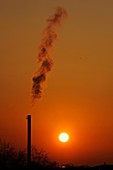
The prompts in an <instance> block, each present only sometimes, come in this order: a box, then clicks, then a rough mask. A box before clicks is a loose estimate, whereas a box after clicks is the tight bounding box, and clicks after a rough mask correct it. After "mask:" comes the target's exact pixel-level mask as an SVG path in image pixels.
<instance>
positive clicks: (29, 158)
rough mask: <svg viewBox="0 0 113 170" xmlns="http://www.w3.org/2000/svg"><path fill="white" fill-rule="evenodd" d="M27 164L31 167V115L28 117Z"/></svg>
mask: <svg viewBox="0 0 113 170" xmlns="http://www.w3.org/2000/svg"><path fill="white" fill-rule="evenodd" d="M26 119H27V163H28V166H29V167H30V165H31V115H27V118H26Z"/></svg>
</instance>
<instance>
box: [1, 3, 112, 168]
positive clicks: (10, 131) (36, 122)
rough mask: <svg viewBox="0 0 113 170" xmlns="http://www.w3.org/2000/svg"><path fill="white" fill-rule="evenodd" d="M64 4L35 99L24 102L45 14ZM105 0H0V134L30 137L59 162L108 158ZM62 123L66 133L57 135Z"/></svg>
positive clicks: (108, 17)
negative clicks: (64, 138)
mask: <svg viewBox="0 0 113 170" xmlns="http://www.w3.org/2000/svg"><path fill="white" fill-rule="evenodd" d="M59 5H60V6H62V7H64V8H65V9H66V10H67V12H68V18H67V20H66V21H65V22H64V23H63V24H62V26H61V28H60V29H58V40H57V41H56V42H55V45H54V48H53V50H52V53H51V56H52V58H53V59H54V62H55V64H54V68H53V70H52V72H51V73H50V75H49V77H48V81H47V84H46V87H45V90H44V95H43V98H42V100H40V101H37V103H36V104H35V106H34V107H33V108H32V107H31V98H30V96H31V86H32V77H33V75H34V72H35V70H36V69H37V63H36V60H37V54H38V51H37V49H38V46H39V44H40V40H41V34H42V31H43V30H44V28H45V26H46V19H47V17H48V16H50V15H52V14H53V13H54V11H55V10H54V9H55V7H57V6H59ZM112 18H113V1H112V0H86V1H85V0H54V1H53V0H41V1H40V0H32V1H31V0H20V1H17V0H16V1H15V0H10V1H9V0H5V1H2V2H0V21H1V23H0V30H1V31H0V54H1V55H0V56H1V62H0V77H1V81H0V82H1V83H0V138H1V139H4V140H5V141H9V142H10V143H11V144H12V145H14V146H16V147H19V148H25V147H26V130H27V129H26V126H27V121H26V116H27V114H32V144H33V145H35V146H37V147H41V148H43V149H44V150H46V151H47V152H48V153H49V156H50V158H51V159H53V160H56V161H59V162H61V163H74V164H76V165H81V164H85V165H86V164H88V165H93V164H100V163H103V162H108V163H113V162H112V161H113V145H112V144H113V123H112V120H113V48H112V45H113V22H112ZM62 131H67V132H68V133H69V135H70V140H69V142H68V143H66V144H62V143H60V142H59V141H58V134H59V133H60V132H62Z"/></svg>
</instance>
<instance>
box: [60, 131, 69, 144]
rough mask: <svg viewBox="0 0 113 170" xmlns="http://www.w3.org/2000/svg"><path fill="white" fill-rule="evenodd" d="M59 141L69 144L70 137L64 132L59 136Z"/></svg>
mask: <svg viewBox="0 0 113 170" xmlns="http://www.w3.org/2000/svg"><path fill="white" fill-rule="evenodd" d="M59 140H60V141H61V142H67V141H68V140H69V135H68V134H67V133H65V132H63V133H61V134H60V135H59Z"/></svg>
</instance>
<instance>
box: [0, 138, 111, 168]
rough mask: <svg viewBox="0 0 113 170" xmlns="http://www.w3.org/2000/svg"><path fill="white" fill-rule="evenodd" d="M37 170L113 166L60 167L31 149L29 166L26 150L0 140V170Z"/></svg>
mask: <svg viewBox="0 0 113 170" xmlns="http://www.w3.org/2000/svg"><path fill="white" fill-rule="evenodd" d="M5 169H6V170H11V169H12V170H13V169H14V170H27V169H28V170H29V169H30V170H38V169H56V170H57V169H58V170H60V169H73V170H113V165H108V164H103V165H100V166H94V167H90V166H73V165H71V164H68V165H63V166H60V165H59V164H58V163H57V162H56V161H51V160H50V159H49V157H48V154H47V153H46V152H45V151H44V150H42V149H36V148H35V147H32V154H31V165H30V167H28V165H27V153H26V149H25V150H22V151H17V150H16V149H15V148H14V147H12V146H11V145H10V144H9V143H6V142H3V141H2V140H0V170H5Z"/></svg>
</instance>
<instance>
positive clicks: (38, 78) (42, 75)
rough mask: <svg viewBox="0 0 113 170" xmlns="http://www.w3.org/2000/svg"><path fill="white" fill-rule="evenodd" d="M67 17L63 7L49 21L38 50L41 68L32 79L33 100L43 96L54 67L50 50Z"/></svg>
mask: <svg viewBox="0 0 113 170" xmlns="http://www.w3.org/2000/svg"><path fill="white" fill-rule="evenodd" d="M66 16H67V12H66V10H65V9H63V8H61V7H57V8H56V12H55V14H54V15H53V16H52V17H49V18H48V19H47V27H46V28H45V30H44V32H43V35H42V39H41V43H40V46H39V49H38V63H39V64H40V67H39V69H37V71H36V74H35V76H34V77H33V79H32V80H33V85H32V98H33V100H35V99H36V98H40V97H41V96H42V91H43V86H44V82H46V79H47V74H48V73H49V72H50V71H51V69H52V66H53V60H52V58H51V57H50V49H51V48H52V46H53V43H54V40H56V38H57V33H56V31H55V30H56V27H58V26H59V25H60V24H61V22H62V21H63V19H64V18H65V17H66Z"/></svg>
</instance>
